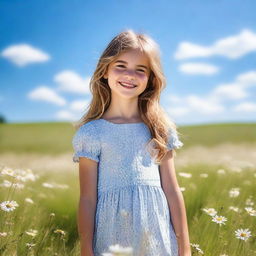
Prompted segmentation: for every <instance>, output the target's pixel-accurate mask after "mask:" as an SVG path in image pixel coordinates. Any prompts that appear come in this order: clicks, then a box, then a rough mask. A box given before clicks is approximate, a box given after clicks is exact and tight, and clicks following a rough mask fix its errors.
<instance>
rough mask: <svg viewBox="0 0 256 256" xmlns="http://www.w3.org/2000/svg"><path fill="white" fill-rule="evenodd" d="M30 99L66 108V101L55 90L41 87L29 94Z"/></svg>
mask: <svg viewBox="0 0 256 256" xmlns="http://www.w3.org/2000/svg"><path fill="white" fill-rule="evenodd" d="M28 98H29V99H31V100H39V101H45V102H50V103H53V104H55V105H58V106H64V105H65V104H66V100H65V99H64V98H62V97H60V96H59V95H58V94H57V93H56V92H55V91H54V90H52V89H51V88H49V87H46V86H39V87H37V88H35V89H34V90H33V91H31V92H29V93H28Z"/></svg>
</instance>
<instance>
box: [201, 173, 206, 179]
mask: <svg viewBox="0 0 256 256" xmlns="http://www.w3.org/2000/svg"><path fill="white" fill-rule="evenodd" d="M200 177H202V178H207V177H208V173H201V174H200Z"/></svg>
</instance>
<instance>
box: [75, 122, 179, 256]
mask: <svg viewBox="0 0 256 256" xmlns="http://www.w3.org/2000/svg"><path fill="white" fill-rule="evenodd" d="M150 140H151V134H150V130H149V128H148V127H147V125H146V124H145V123H143V122H140V123H125V124H117V123H112V122H110V121H107V120H105V119H102V118H101V119H97V120H93V121H90V122H87V123H86V124H84V125H82V126H81V127H80V128H79V129H78V130H77V131H76V133H75V135H74V137H73V140H72V144H73V148H74V155H73V161H74V162H79V157H86V158H90V159H92V160H94V161H96V162H98V187H97V191H98V198H97V209H96V215H95V225H94V226H95V229H94V238H93V250H94V255H95V256H101V255H102V254H103V253H105V252H109V250H108V249H109V246H110V245H115V244H119V245H120V246H122V247H132V248H133V255H134V256H158V255H159V256H167V255H168V256H178V245H177V240H176V236H175V233H174V229H173V225H172V222H171V214H170V211H169V207H168V203H167V199H166V196H165V194H164V192H163V190H162V187H161V180H160V173H159V165H157V164H155V163H154V159H153V157H151V155H150V153H149V151H147V149H146V144H147V143H148V142H149V141H150ZM181 146H183V143H182V142H181V141H180V140H179V138H178V135H177V133H176V132H175V131H174V130H170V137H169V140H168V148H169V149H173V148H180V147H181Z"/></svg>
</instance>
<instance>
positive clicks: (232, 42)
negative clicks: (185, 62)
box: [174, 29, 256, 59]
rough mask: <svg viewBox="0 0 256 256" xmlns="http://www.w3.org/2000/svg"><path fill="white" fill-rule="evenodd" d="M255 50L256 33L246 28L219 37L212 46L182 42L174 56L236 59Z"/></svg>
mask: <svg viewBox="0 0 256 256" xmlns="http://www.w3.org/2000/svg"><path fill="white" fill-rule="evenodd" d="M253 51H256V34H255V33H253V32H252V31H250V30H249V29H244V30H242V31H241V32H240V34H237V35H234V36H229V37H226V38H222V39H219V40H217V41H215V42H214V43H213V44H212V45H210V46H201V45H197V44H193V43H190V42H181V43H180V44H179V46H178V49H177V51H176V53H175V54H174V57H175V59H188V58H195V57H210V56H214V55H220V56H224V57H227V58H230V59H236V58H239V57H242V56H244V55H245V54H248V53H250V52H253Z"/></svg>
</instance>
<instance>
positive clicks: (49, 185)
mask: <svg viewBox="0 0 256 256" xmlns="http://www.w3.org/2000/svg"><path fill="white" fill-rule="evenodd" d="M42 186H43V187H45V188H54V186H53V185H52V184H50V183H47V182H44V183H42Z"/></svg>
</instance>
